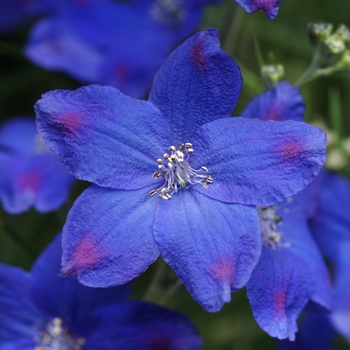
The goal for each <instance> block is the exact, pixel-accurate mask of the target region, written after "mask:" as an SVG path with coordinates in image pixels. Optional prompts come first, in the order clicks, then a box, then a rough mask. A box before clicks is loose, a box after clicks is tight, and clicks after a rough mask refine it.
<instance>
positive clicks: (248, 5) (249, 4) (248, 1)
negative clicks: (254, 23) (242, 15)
mask: <svg viewBox="0 0 350 350" xmlns="http://www.w3.org/2000/svg"><path fill="white" fill-rule="evenodd" d="M282 1H283V0H236V2H237V3H238V4H239V5H241V6H242V7H243V8H244V9H245V10H246V11H247V12H248V13H253V12H255V11H258V10H263V11H265V13H266V16H267V17H268V18H269V19H274V18H275V17H276V16H277V13H278V4H279V3H280V2H282Z"/></svg>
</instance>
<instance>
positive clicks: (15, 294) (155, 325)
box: [0, 235, 202, 350]
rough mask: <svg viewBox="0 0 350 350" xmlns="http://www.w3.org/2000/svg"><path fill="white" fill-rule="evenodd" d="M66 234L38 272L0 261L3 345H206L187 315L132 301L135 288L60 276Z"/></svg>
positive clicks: (151, 349) (172, 349) (177, 349)
mask: <svg viewBox="0 0 350 350" xmlns="http://www.w3.org/2000/svg"><path fill="white" fill-rule="evenodd" d="M61 254H62V249H61V235H58V236H57V237H56V239H55V240H54V241H53V242H52V243H51V244H50V245H49V247H48V248H47V249H46V250H45V251H44V252H43V253H42V255H41V256H40V257H39V258H38V259H37V261H36V262H35V264H34V266H33V268H32V272H31V273H28V272H26V271H23V270H22V269H20V268H16V267H12V266H8V265H5V264H0V348H1V349H3V350H5V349H6V350H10V349H13V350H15V349H16V350H18V349H21V350H29V349H34V348H35V349H58V350H64V349H75V350H80V349H91V350H94V349H96V350H97V349H102V348H103V349H105V350H108V349H110V350H115V349H123V350H127V349H140V350H155V349H162V350H195V349H199V348H200V345H201V343H202V341H201V339H200V338H199V336H198V333H197V331H196V329H195V328H194V326H193V325H192V324H191V323H190V322H189V321H188V320H187V318H186V317H185V316H184V315H182V314H180V313H178V312H174V311H169V310H166V309H164V308H162V307H160V306H156V305H152V304H148V303H144V302H138V301H133V302H130V301H128V298H129V294H130V286H129V285H125V286H123V287H119V288H108V289H106V288H104V289H101V288H88V287H84V286H82V285H81V284H79V283H78V282H77V281H76V280H75V279H71V278H61V277H58V272H59V269H60V259H61Z"/></svg>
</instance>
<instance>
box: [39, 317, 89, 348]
mask: <svg viewBox="0 0 350 350" xmlns="http://www.w3.org/2000/svg"><path fill="white" fill-rule="evenodd" d="M37 343H38V345H37V346H36V347H35V349H34V350H82V349H83V347H84V345H85V343H86V341H85V339H84V338H79V337H75V336H73V335H72V334H71V333H70V332H69V330H68V329H66V328H64V327H63V325H62V319H61V318H59V317H55V318H54V319H53V320H51V321H50V322H49V323H48V324H47V326H46V329H45V330H44V331H43V333H42V337H41V339H37Z"/></svg>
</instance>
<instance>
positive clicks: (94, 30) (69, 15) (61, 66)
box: [25, 0, 204, 98]
mask: <svg viewBox="0 0 350 350" xmlns="http://www.w3.org/2000/svg"><path fill="white" fill-rule="evenodd" d="M203 6H204V2H196V1H192V0H172V1H167V0H166V1H164V0H151V1H150V0H138V1H133V2H130V3H129V2H112V1H102V2H101V1H92V0H88V1H60V2H58V4H56V7H54V8H53V9H52V11H51V14H50V15H49V16H47V17H45V18H44V19H42V20H41V21H39V22H38V23H37V24H36V25H35V27H34V28H33V30H32V32H31V34H30V38H29V41H28V44H27V46H26V48H25V54H26V56H27V57H28V58H29V59H31V60H32V61H34V62H35V63H37V64H38V65H40V66H42V67H44V68H46V69H53V70H60V71H64V72H66V73H68V74H70V75H71V76H72V77H74V78H76V79H78V80H81V81H84V82H86V83H102V84H107V85H111V86H115V87H117V88H118V89H120V90H121V91H122V92H124V93H126V94H128V95H130V96H133V97H138V98H140V97H144V96H145V94H146V93H147V91H148V90H149V88H150V85H151V81H152V78H153V76H154V74H155V73H156V71H157V69H158V68H159V67H160V65H161V64H162V62H163V61H164V59H165V58H166V55H167V54H168V53H169V52H170V50H171V49H172V48H173V47H174V46H175V44H177V43H179V42H181V41H182V40H184V38H186V37H188V35H189V34H192V33H193V31H194V30H195V28H196V27H197V26H198V24H199V22H200V20H201V18H202V16H201V15H202V11H203Z"/></svg>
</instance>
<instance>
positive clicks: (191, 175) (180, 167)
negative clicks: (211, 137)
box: [150, 142, 214, 199]
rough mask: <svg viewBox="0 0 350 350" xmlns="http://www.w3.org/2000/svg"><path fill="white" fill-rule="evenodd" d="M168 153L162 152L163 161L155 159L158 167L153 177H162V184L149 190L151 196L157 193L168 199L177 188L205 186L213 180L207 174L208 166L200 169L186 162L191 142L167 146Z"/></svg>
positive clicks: (190, 150) (190, 149)
mask: <svg viewBox="0 0 350 350" xmlns="http://www.w3.org/2000/svg"><path fill="white" fill-rule="evenodd" d="M169 150H170V154H169V153H165V154H164V161H163V160H162V159H157V162H158V168H159V169H160V171H156V172H155V173H154V174H153V177H154V178H155V179H158V178H159V177H163V178H164V184H163V186H162V187H160V188H156V189H154V190H152V191H151V192H150V194H151V196H154V195H156V194H157V193H159V196H160V197H162V198H163V199H170V198H171V197H172V195H173V194H174V193H175V192H177V191H178V189H180V188H182V189H186V188H187V187H188V186H189V185H195V184H201V185H202V186H203V187H205V188H206V187H207V186H208V184H210V183H212V182H213V181H214V180H213V179H212V177H211V176H210V175H208V168H207V167H205V166H202V167H201V168H200V169H193V168H191V167H190V165H189V163H188V159H189V156H190V154H191V153H193V152H194V151H193V148H192V144H191V143H189V142H188V143H185V144H181V146H180V147H179V148H178V149H176V148H175V146H170V147H169Z"/></svg>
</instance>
